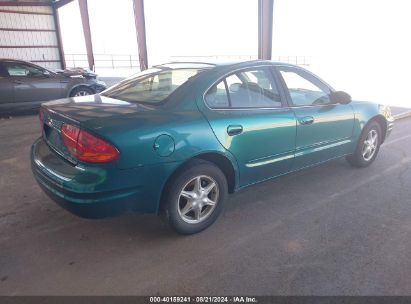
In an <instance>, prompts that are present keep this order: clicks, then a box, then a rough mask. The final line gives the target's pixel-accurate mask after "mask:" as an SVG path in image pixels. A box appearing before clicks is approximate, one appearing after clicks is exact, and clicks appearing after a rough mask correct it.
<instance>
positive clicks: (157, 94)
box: [101, 68, 203, 104]
mask: <svg viewBox="0 0 411 304" xmlns="http://www.w3.org/2000/svg"><path fill="white" fill-rule="evenodd" d="M202 71H203V69H190V68H184V69H157V68H154V69H149V70H146V71H144V72H142V73H141V74H137V75H136V76H134V77H131V78H129V79H127V80H125V81H122V82H120V83H119V84H117V85H115V86H113V87H111V88H109V89H108V90H106V91H104V92H103V93H102V94H101V95H103V96H107V97H110V98H115V99H119V100H123V101H128V102H136V103H148V104H156V103H160V102H162V101H164V100H165V99H166V98H167V97H168V96H169V95H170V94H171V93H173V92H174V91H175V90H176V89H177V88H178V87H179V86H181V85H182V84H183V83H185V82H186V81H187V80H189V79H190V78H191V77H193V76H195V75H197V74H198V73H200V72H202Z"/></svg>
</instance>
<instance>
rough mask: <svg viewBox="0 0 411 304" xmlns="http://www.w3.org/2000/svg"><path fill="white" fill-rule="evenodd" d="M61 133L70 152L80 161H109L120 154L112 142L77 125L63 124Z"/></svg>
mask: <svg viewBox="0 0 411 304" xmlns="http://www.w3.org/2000/svg"><path fill="white" fill-rule="evenodd" d="M61 135H62V138H63V142H64V145H65V146H66V147H67V149H68V150H69V152H70V154H71V155H72V156H74V157H75V158H77V159H78V160H80V161H84V162H88V163H107V162H111V161H113V160H116V159H117V158H118V156H119V154H120V153H119V152H118V150H117V149H116V147H114V146H113V145H111V144H110V143H108V142H106V141H104V140H102V139H100V138H98V137H96V136H94V135H92V134H90V133H89V132H87V131H84V130H82V129H80V128H79V127H77V126H73V125H70V124H63V126H62V128H61Z"/></svg>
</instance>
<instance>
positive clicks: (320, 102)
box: [276, 66, 354, 169]
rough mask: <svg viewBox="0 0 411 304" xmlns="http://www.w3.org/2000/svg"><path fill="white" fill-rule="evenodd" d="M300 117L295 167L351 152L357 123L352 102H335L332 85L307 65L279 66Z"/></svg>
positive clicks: (297, 115) (289, 97) (295, 110)
mask: <svg viewBox="0 0 411 304" xmlns="http://www.w3.org/2000/svg"><path fill="white" fill-rule="evenodd" d="M276 69H277V71H278V73H279V74H280V75H281V78H282V81H283V85H284V86H285V88H286V93H287V98H288V102H289V103H290V105H291V108H292V109H293V111H294V113H295V116H296V119H297V135H296V151H295V160H294V164H293V169H300V168H304V167H307V166H311V165H314V164H317V163H321V162H323V161H326V160H329V159H332V158H335V157H339V156H343V155H345V154H346V153H347V152H348V148H349V144H350V142H351V138H352V134H353V127H354V111H353V108H352V106H351V105H350V104H331V102H330V98H329V97H330V93H331V92H332V89H331V88H330V87H329V86H328V85H327V84H325V83H324V82H323V81H322V80H320V79H319V78H317V77H316V76H314V75H313V74H311V73H309V72H308V71H305V70H304V69H301V68H298V67H293V66H278V67H276Z"/></svg>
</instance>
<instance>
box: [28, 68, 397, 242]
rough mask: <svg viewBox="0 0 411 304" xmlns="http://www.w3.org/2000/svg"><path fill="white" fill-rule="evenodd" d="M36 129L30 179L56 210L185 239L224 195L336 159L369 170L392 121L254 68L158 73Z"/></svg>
mask: <svg viewBox="0 0 411 304" xmlns="http://www.w3.org/2000/svg"><path fill="white" fill-rule="evenodd" d="M40 123H41V126H42V136H41V137H40V138H39V139H38V140H37V141H36V142H35V143H34V144H33V147H32V151H31V162H32V170H33V173H34V176H35V177H36V179H37V181H38V183H39V185H40V186H41V187H42V188H43V189H44V191H45V192H46V193H48V194H49V195H50V197H52V198H53V199H54V200H55V201H56V202H58V203H60V204H61V205H62V206H63V207H65V208H66V209H68V210H70V211H71V212H73V213H76V214H78V215H81V216H85V217H104V216H113V215H117V214H119V213H122V212H124V211H127V210H133V211H140V212H149V213H159V214H163V215H164V217H165V218H166V219H167V220H168V222H169V223H170V225H171V226H172V227H173V228H174V229H176V230H177V231H178V232H180V233H186V234H189V233H195V232H198V231H201V230H202V229H205V228H206V227H208V226H209V225H211V224H212V223H213V222H214V221H215V220H216V218H217V217H218V215H219V214H220V213H221V211H222V208H223V204H224V201H225V199H226V197H227V194H228V193H232V192H235V191H237V190H239V189H242V188H244V187H247V186H250V185H253V184H255V183H258V182H262V181H265V180H268V179H271V178H274V177H277V176H281V175H284V174H286V173H289V172H293V171H297V170H301V169H304V168H307V167H311V166H314V165H317V164H321V163H323V162H326V161H329V160H332V159H335V158H339V157H346V158H347V160H348V162H349V163H350V164H352V165H353V166H356V167H366V166H368V165H370V164H371V163H372V162H373V161H374V160H375V158H376V157H377V154H378V151H379V148H380V145H381V144H382V143H383V142H384V140H385V139H386V137H387V136H388V134H389V133H390V131H391V129H392V127H393V117H392V115H391V112H390V109H389V108H388V107H386V106H382V105H378V104H374V103H369V102H361V101H351V97H350V96H349V95H348V94H347V93H344V92H341V91H335V90H334V89H333V88H331V87H330V86H329V85H328V84H327V83H325V82H324V81H323V80H321V79H320V78H318V77H317V76H315V75H313V74H312V73H310V72H308V71H306V70H304V69H302V68H301V67H298V66H293V65H289V64H282V63H274V62H270V61H251V62H243V63H237V64H220V65H213V64H198V63H197V64H196V63H186V64H183V63H178V64H177V63H175V64H164V65H161V66H156V67H154V68H152V69H149V70H146V71H144V72H142V73H140V74H138V75H137V76H135V77H131V78H129V79H127V80H124V81H122V82H120V83H119V84H117V85H115V86H113V87H111V88H109V89H108V90H106V91H104V92H103V93H101V94H96V95H93V96H85V97H77V98H68V99H62V100H56V101H51V102H48V103H44V104H43V105H42V107H41V109H40ZM324 178H327V177H326V176H325V177H324ZM307 191H309V190H307ZM274 201H275V197H273V203H274ZM250 203H253V202H250Z"/></svg>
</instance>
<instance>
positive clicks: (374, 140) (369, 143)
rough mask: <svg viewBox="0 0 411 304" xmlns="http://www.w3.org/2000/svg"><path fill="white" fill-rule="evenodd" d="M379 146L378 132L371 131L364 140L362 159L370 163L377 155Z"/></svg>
mask: <svg viewBox="0 0 411 304" xmlns="http://www.w3.org/2000/svg"><path fill="white" fill-rule="evenodd" d="M377 146H378V132H377V131H376V130H374V129H372V130H370V132H369V133H368V135H367V137H366V138H365V140H364V143H363V147H362V157H363V158H364V160H365V161H369V160H370V159H372V157H373V156H374V154H375V151H376V150H377Z"/></svg>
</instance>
